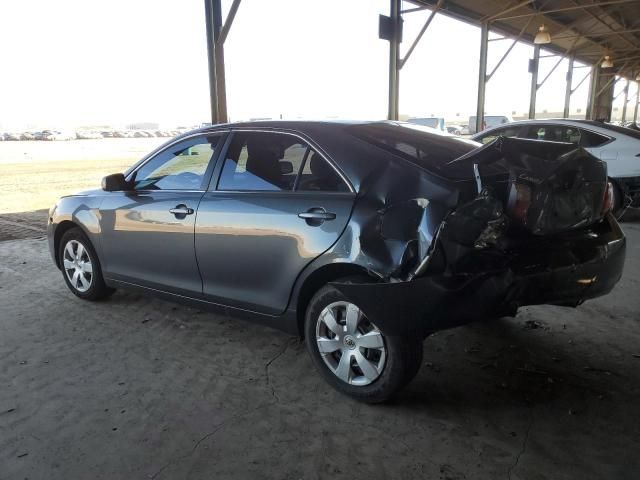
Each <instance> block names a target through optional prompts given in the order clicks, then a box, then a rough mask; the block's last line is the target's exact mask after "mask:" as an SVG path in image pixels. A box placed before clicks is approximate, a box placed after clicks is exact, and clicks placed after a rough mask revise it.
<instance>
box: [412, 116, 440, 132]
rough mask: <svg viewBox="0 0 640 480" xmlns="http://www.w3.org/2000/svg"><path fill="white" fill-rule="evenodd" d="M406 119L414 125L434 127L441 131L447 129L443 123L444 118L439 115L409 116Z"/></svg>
mask: <svg viewBox="0 0 640 480" xmlns="http://www.w3.org/2000/svg"><path fill="white" fill-rule="evenodd" d="M407 121H408V122H409V123H413V124H415V125H422V126H424V127H430V128H435V129H436V130H440V131H442V132H446V131H447V129H446V128H445V125H444V118H441V117H425V118H410V119H409V120H407Z"/></svg>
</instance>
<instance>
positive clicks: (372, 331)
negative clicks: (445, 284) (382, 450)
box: [305, 285, 422, 403]
mask: <svg viewBox="0 0 640 480" xmlns="http://www.w3.org/2000/svg"><path fill="white" fill-rule="evenodd" d="M305 339H306V344H307V349H308V350H309V353H310V355H311V358H312V360H313V363H314V364H315V366H316V368H317V369H318V370H319V371H320V374H321V375H322V376H323V377H324V379H325V380H326V381H327V382H328V383H329V384H330V385H331V386H333V387H334V388H335V389H336V390H338V391H340V392H341V393H344V394H346V395H349V396H351V397H353V398H355V399H357V400H360V401H364V402H367V403H379V402H383V401H385V400H387V399H389V398H390V397H391V396H392V395H393V394H394V393H396V392H397V391H399V390H400V389H401V388H402V387H404V386H405V385H406V384H407V383H409V382H410V381H411V380H412V379H413V377H415V375H416V374H417V373H418V370H419V368H420V364H421V363H422V339H421V338H407V337H394V336H388V335H384V334H383V333H382V332H381V331H380V329H379V328H378V327H377V326H376V325H375V324H374V323H373V322H371V321H370V320H369V319H368V318H367V316H366V315H365V314H364V312H363V311H362V310H361V309H360V308H359V307H358V306H357V305H355V304H354V303H351V302H349V301H348V300H347V299H346V298H345V297H344V296H343V295H342V294H341V293H340V292H339V291H338V290H336V289H335V288H333V287H331V286H330V285H327V286H324V287H323V288H321V289H320V290H319V291H318V292H317V293H316V294H315V295H314V297H313V298H312V299H311V301H310V302H309V306H308V307H307V312H306V318H305Z"/></svg>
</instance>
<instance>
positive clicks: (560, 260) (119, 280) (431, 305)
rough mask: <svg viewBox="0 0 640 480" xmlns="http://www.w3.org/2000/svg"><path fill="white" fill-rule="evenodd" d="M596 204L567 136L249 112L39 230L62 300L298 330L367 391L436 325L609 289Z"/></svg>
mask: <svg viewBox="0 0 640 480" xmlns="http://www.w3.org/2000/svg"><path fill="white" fill-rule="evenodd" d="M611 205H612V185H611V184H610V183H609V182H608V181H607V171H606V165H605V164H604V163H603V162H602V161H600V160H599V159H597V158H596V157H594V156H592V155H590V154H589V153H587V152H586V151H585V150H583V149H582V148H580V147H578V146H576V145H573V144H569V143H560V142H548V141H540V140H526V139H517V138H503V137H498V138H497V139H496V140H494V141H493V142H491V143H488V144H486V145H483V146H480V145H479V144H477V143H475V142H471V141H468V140H463V139H460V138H456V137H453V136H448V135H442V134H438V133H436V132H435V131H433V130H430V129H427V128H424V127H418V126H415V125H410V124H403V123H400V122H250V123H237V124H229V125H217V126H214V127H208V128H204V129H201V130H196V131H192V132H189V133H187V134H184V135H182V136H180V137H177V138H175V139H173V140H171V141H170V142H168V143H166V144H165V145H163V146H161V147H160V148H158V149H157V150H155V151H153V152H151V153H150V154H149V155H147V156H146V157H144V158H143V159H142V160H140V161H139V162H138V163H137V164H135V165H134V166H132V167H131V168H130V169H129V170H127V171H126V172H124V173H115V174H113V175H109V176H107V177H105V178H104V179H103V182H102V188H101V189H97V190H92V191H87V192H82V193H79V194H77V195H72V196H68V197H63V198H61V199H60V200H59V201H58V202H57V203H56V205H55V206H54V207H53V208H52V209H51V211H50V213H49V222H48V236H49V246H50V250H51V254H52V257H53V260H54V262H55V264H56V265H57V267H58V268H59V269H60V270H61V272H62V278H63V279H64V281H65V282H66V284H67V286H68V287H69V289H70V290H71V292H73V293H74V294H75V295H76V296H78V297H80V298H82V299H84V300H100V299H104V298H107V297H108V296H109V295H110V294H111V293H112V292H113V291H114V289H117V288H127V289H128V288H133V289H138V290H141V291H144V292H148V293H150V294H154V295H160V296H163V297H165V298H169V299H173V300H175V301H180V302H188V303H190V304H192V305H196V306H199V307H201V308H211V309H214V310H215V309H217V310H221V311H223V312H225V313H229V314H233V315H237V316H242V317H244V318H247V319H251V320H253V321H256V322H260V323H262V324H265V325H270V326H272V327H275V328H279V329H281V330H284V331H286V332H289V333H292V334H295V335H300V336H301V337H304V338H305V341H306V344H307V347H308V350H309V353H310V355H311V358H312V360H313V363H314V364H315V366H316V367H317V369H318V371H319V372H320V374H321V375H322V376H323V377H324V378H325V379H326V380H327V381H328V383H330V384H331V385H332V386H333V387H335V388H336V389H338V390H339V391H341V392H343V393H345V394H347V395H350V396H352V397H355V398H357V399H359V400H363V401H367V402H380V401H384V400H386V399H387V398H389V397H390V396H391V395H392V394H393V393H395V392H396V391H398V390H399V389H401V388H402V387H403V386H404V385H405V384H407V383H408V382H409V381H411V379H412V378H413V377H414V376H415V375H416V373H417V371H418V369H419V367H420V364H421V361H422V348H423V347H422V345H423V340H424V338H425V337H426V336H428V335H429V334H431V333H433V332H436V331H438V330H442V329H446V328H451V327H454V326H456V325H461V324H464V323H467V322H471V321H477V320H482V319H487V318H492V317H496V316H514V315H516V313H517V311H518V308H519V307H521V306H523V305H533V304H553V305H562V306H567V307H576V306H578V305H579V304H581V303H582V302H583V301H585V300H587V299H590V298H594V297H597V296H600V295H604V294H606V293H608V292H609V291H610V290H611V289H612V288H613V287H614V285H615V284H616V282H617V281H618V280H619V279H620V276H621V274H622V269H623V264H624V257H625V237H624V235H623V233H622V231H621V229H620V227H619V226H618V224H617V223H616V220H615V219H614V217H613V216H612V215H611V213H610V210H611Z"/></svg>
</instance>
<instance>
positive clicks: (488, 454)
mask: <svg viewBox="0 0 640 480" xmlns="http://www.w3.org/2000/svg"><path fill="white" fill-rule="evenodd" d="M16 221H19V216H18V217H12V218H11V219H9V222H10V223H6V222H5V224H4V226H3V228H5V229H6V228H8V227H10V226H11V225H13V224H15V223H16ZM11 222H12V223H11ZM14 226H15V225H14ZM624 229H625V231H626V233H627V235H628V237H629V246H628V260H627V264H626V270H625V274H624V278H623V280H622V281H621V282H620V283H619V285H618V286H617V288H616V289H615V290H614V292H612V293H611V294H610V295H608V296H607V297H604V298H601V299H597V300H594V301H591V302H587V303H586V304H584V305H582V306H581V307H579V308H578V309H575V310H574V309H566V308H556V307H530V308H525V309H523V310H521V312H520V314H519V315H518V317H517V318H516V319H497V320H495V321H492V322H489V323H483V324H474V325H469V326H466V327H462V328H457V329H454V330H450V331H446V332H441V333H439V334H437V335H435V336H433V337H430V338H429V339H427V340H426V341H425V344H424V346H425V357H424V365H423V367H422V369H421V371H420V373H419V374H418V377H417V378H416V380H415V381H414V382H413V383H412V384H410V385H409V387H408V388H407V389H406V390H405V391H403V392H402V394H401V395H399V396H398V398H397V399H396V400H395V401H394V402H393V403H391V404H388V405H381V406H368V405H363V404H359V403H357V402H354V401H352V400H350V399H348V398H345V397H343V396H341V395H339V394H337V393H335V392H334V391H333V390H331V389H330V388H329V387H328V386H327V385H326V384H325V383H324V382H323V381H322V380H321V379H320V377H319V375H317V374H316V373H315V371H314V370H313V366H312V364H311V362H310V360H309V358H308V356H307V353H306V352H305V350H304V347H303V345H302V344H300V343H299V341H298V340H297V339H296V338H291V337H287V336H286V335H283V334H281V333H279V332H276V331H272V330H268V329H266V328H264V327H261V326H258V325H253V324H248V323H244V322H242V321H237V320H231V319H227V318H222V317H220V316H215V315H211V314H207V313H201V312H199V311H196V310H193V309H189V308H185V307H182V306H177V305H173V304H170V303H166V302H163V301H159V300H155V299H150V298H145V297H142V296H139V295H136V294H131V293H125V292H118V293H117V294H116V295H114V296H113V297H112V298H111V299H110V300H109V301H106V302H103V303H86V302H83V301H81V300H79V299H77V298H76V297H74V296H73V295H71V294H70V293H69V292H68V291H67V289H66V287H65V286H64V284H63V281H62V278H61V274H60V272H59V271H57V270H56V269H55V268H54V266H53V265H52V263H51V260H50V259H49V254H48V251H47V247H46V240H43V239H37V238H29V239H18V240H15V239H14V240H8V241H4V242H0V479H3V480H4V479H24V478H29V479H72V478H73V479H75V478H108V479H120V478H123V479H125V478H126V479H134V478H155V479H173V478H195V479H197V478H216V479H218V478H220V479H224V478H247V479H261V478H264V479H267V478H277V479H316V478H350V479H351V478H368V479H373V478H376V479H377V478H389V479H404V478H407V479H408V478H423V479H442V480H444V479H448V480H454V479H512V480H515V479H527V480H537V479H554V480H561V479H581V480H583V479H637V478H639V476H640V223H637V222H636V223H626V224H624ZM23 230H24V231H25V232H26V234H27V236H39V234H38V235H36V234H35V233H37V232H36V231H35V230H33V229H29V228H26V229H23ZM14 233H15V232H14ZM14 236H15V235H14Z"/></svg>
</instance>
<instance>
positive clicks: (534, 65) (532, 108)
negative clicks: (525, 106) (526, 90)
mask: <svg viewBox="0 0 640 480" xmlns="http://www.w3.org/2000/svg"><path fill="white" fill-rule="evenodd" d="M539 65H540V45H536V46H534V47H533V59H532V60H531V61H530V63H529V71H530V72H531V94H530V95H531V96H530V97H529V118H536V94H537V93H538V66H539Z"/></svg>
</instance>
